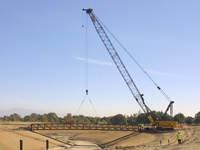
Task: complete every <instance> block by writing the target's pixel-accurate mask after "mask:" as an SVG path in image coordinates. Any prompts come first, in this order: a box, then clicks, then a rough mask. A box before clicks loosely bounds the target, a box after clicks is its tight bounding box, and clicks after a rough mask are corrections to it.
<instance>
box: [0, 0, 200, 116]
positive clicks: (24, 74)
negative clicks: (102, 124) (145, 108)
mask: <svg viewBox="0 0 200 150" xmlns="http://www.w3.org/2000/svg"><path fill="white" fill-rule="evenodd" d="M89 3H91V4H92V6H91V8H92V9H93V10H94V13H95V14H96V15H97V16H98V18H99V19H100V20H101V21H102V22H103V23H104V24H105V25H106V26H107V28H109V30H110V31H111V32H112V33H113V34H114V35H115V36H116V37H117V38H118V40H119V41H120V42H121V43H122V44H123V45H124V46H125V47H126V49H127V50H128V51H129V52H130V53H131V55H132V56H133V57H134V58H135V59H136V60H137V61H138V62H139V64H140V65H141V66H142V67H143V68H144V69H145V70H146V72H147V73H149V75H150V76H151V77H152V78H153V79H154V81H155V82H156V83H157V84H158V85H159V86H160V87H161V88H162V89H163V90H164V91H165V92H166V93H167V95H168V96H169V97H170V98H171V100H173V101H175V103H174V114H177V113H180V112H182V113H184V115H185V116H192V117H194V115H195V114H196V113H197V112H199V111H200V106H199V99H200V80H199V77H200V71H199V66H200V59H199V57H200V50H199V49H200V42H199V41H200V29H199V27H200V20H199V15H200V9H199V6H200V1H198V0H193V1H188V0H187V1H186V0H176V1H173V0H168V1H158V0H151V1H147V0H146V1H145V0H139V1H136V0H126V1H119V0H110V1H107V0H101V1H97V0H84V1H83V0H76V1H74V0H67V1H64V0H59V1H52V0H43V1H40V0H34V1H27V0H21V1H10V0H6V1H1V2H0V18H1V19H0V35H1V36H0V101H1V105H0V109H4V110H7V109H11V108H24V109H34V110H43V111H46V112H56V113H59V114H66V113H72V114H73V115H75V114H76V113H77V110H78V108H79V106H80V105H81V102H82V100H83V98H84V96H85V90H86V63H85V59H86V47H87V51H88V82H87V84H88V90H89V98H90V99H91V101H92V103H93V106H94V107H95V110H96V111H97V113H98V115H99V116H112V115H116V114H118V113H121V114H126V115H131V114H133V113H137V112H138V111H139V110H141V108H140V106H139V105H138V104H137V102H136V101H135V100H134V98H133V96H132V95H131V92H130V91H129V89H128V87H127V85H126V84H125V82H124V80H123V78H122V77H121V75H120V73H119V72H118V70H117V68H116V67H115V65H114V63H113V61H112V59H111V57H110V56H109V54H108V52H107V50H106V48H105V47H104V45H103V43H102V42H101V40H100V38H99V37H98V34H97V33H96V31H95V29H94V27H93V25H92V22H91V20H90V18H89V17H88V16H87V15H86V14H85V12H84V13H83V12H82V9H83V8H89ZM82 24H84V27H82ZM86 33H87V34H86ZM86 35H87V46H86ZM108 35H109V34H108ZM109 37H110V38H111V36H110V35H109ZM111 41H112V42H113V44H114V46H115V48H116V50H117V51H118V53H119V55H120V57H121V59H122V61H123V62H124V64H125V66H126V67H127V69H128V71H129V73H130V74H131V76H132V78H133V80H134V81H135V83H136V85H137V86H138V88H139V90H140V92H141V93H143V94H144V99H145V100H146V101H147V105H149V106H150V108H151V109H153V110H156V111H161V110H162V111H165V109H166V107H167V105H168V103H169V102H168V101H167V100H166V99H165V98H164V97H163V96H162V95H161V93H160V92H159V91H158V90H157V89H156V87H155V86H154V84H153V83H152V82H151V81H150V80H149V79H148V78H147V77H146V75H145V74H144V73H143V72H142V71H141V70H140V69H139V68H138V66H137V65H136V64H135V63H134V62H133V61H132V59H131V58H130V57H129V56H128V55H127V54H126V53H125V52H124V50H123V49H122V48H121V47H120V46H119V45H118V44H117V43H116V42H115V41H114V39H113V38H111ZM78 114H83V115H86V116H96V113H95V111H94V109H93V107H92V105H91V103H90V101H89V99H88V97H87V98H86V99H85V101H84V103H83V105H82V106H81V108H80V110H79V113H78Z"/></svg>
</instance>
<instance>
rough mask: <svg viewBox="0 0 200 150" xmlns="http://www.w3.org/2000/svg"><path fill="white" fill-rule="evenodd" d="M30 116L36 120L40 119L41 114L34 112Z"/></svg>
mask: <svg viewBox="0 0 200 150" xmlns="http://www.w3.org/2000/svg"><path fill="white" fill-rule="evenodd" d="M30 116H31V117H32V118H33V120H34V121H38V120H39V116H38V115H37V114H36V113H32V114H31V115H30Z"/></svg>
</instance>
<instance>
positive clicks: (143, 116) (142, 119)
mask: <svg viewBox="0 0 200 150" xmlns="http://www.w3.org/2000/svg"><path fill="white" fill-rule="evenodd" d="M149 123H150V121H149V119H148V118H147V115H146V114H145V113H140V114H139V115H138V116H137V118H136V124H149Z"/></svg>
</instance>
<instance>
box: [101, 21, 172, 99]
mask: <svg viewBox="0 0 200 150" xmlns="http://www.w3.org/2000/svg"><path fill="white" fill-rule="evenodd" d="M98 20H99V22H101V24H102V25H103V27H104V28H105V29H106V30H107V31H108V32H109V33H110V35H111V36H112V37H113V38H114V39H115V40H116V41H117V43H118V44H119V45H120V46H121V47H122V48H123V50H124V51H125V52H126V53H127V54H128V55H129V57H131V58H132V60H133V61H134V62H135V63H136V64H137V65H138V67H139V68H140V69H141V70H142V71H143V72H144V73H145V74H146V76H147V77H148V78H149V79H150V80H151V81H152V82H153V83H154V85H155V86H156V87H157V89H158V90H159V91H160V92H161V93H162V94H163V95H164V97H165V98H166V99H167V100H168V101H169V102H171V99H170V98H169V96H168V95H167V94H166V93H165V92H164V91H163V90H162V89H161V88H160V87H159V86H158V85H157V84H156V82H155V81H154V80H153V79H152V78H151V77H150V75H149V74H148V73H147V72H146V71H145V70H144V68H143V67H142V66H141V65H140V64H139V63H138V62H137V61H136V59H135V58H134V57H133V56H132V55H131V54H130V52H129V51H128V50H127V49H126V48H125V47H124V46H123V45H122V43H121V42H120V41H119V40H118V39H117V38H116V37H115V36H114V35H113V34H112V32H111V31H110V30H109V29H108V28H107V27H106V26H105V25H104V23H103V22H102V21H101V20H100V19H99V18H98Z"/></svg>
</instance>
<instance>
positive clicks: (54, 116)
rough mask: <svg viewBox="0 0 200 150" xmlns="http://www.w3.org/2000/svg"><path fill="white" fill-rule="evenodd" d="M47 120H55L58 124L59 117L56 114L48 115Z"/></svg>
mask: <svg viewBox="0 0 200 150" xmlns="http://www.w3.org/2000/svg"><path fill="white" fill-rule="evenodd" d="M47 118H48V120H50V118H53V120H54V121H53V122H58V116H57V115H56V113H54V112H50V113H48V114H47Z"/></svg>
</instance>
